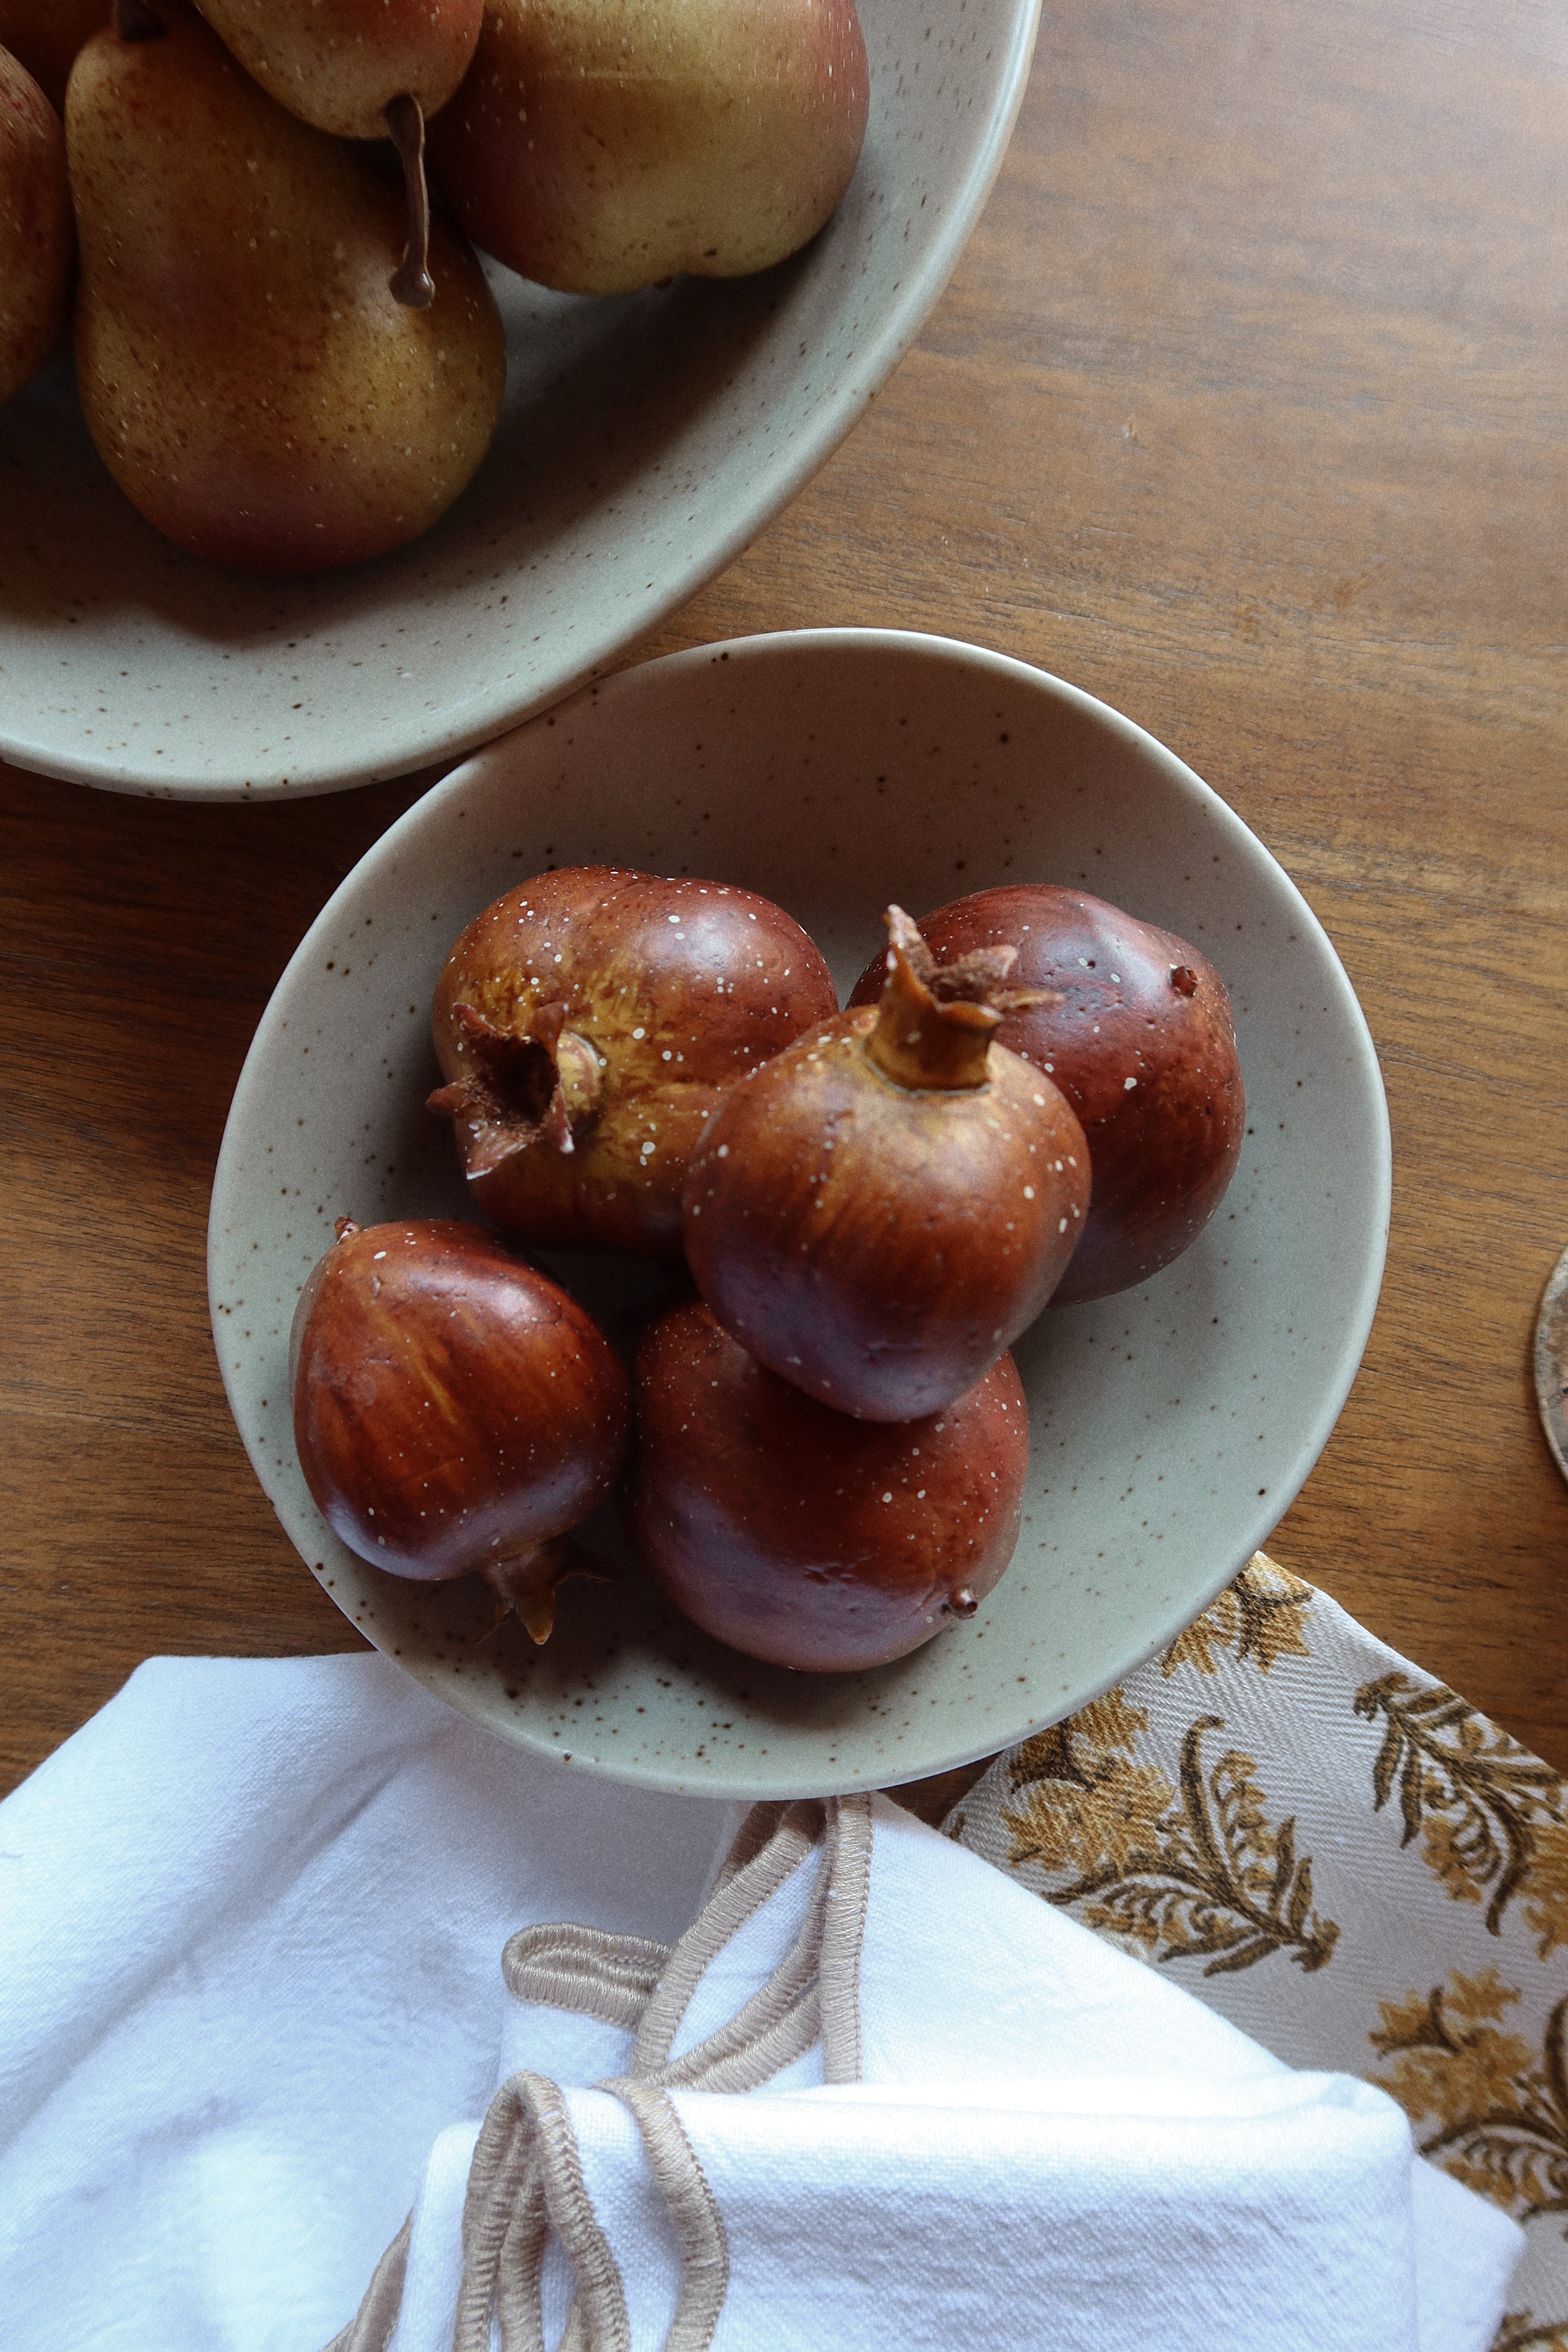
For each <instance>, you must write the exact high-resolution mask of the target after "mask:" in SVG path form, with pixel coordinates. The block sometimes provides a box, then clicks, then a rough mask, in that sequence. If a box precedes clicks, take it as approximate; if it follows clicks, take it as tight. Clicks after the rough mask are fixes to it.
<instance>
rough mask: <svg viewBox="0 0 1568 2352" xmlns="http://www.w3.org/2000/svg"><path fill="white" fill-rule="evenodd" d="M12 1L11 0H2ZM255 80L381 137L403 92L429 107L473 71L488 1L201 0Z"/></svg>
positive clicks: (341, 126) (333, 124)
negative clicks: (471, 65) (393, 104)
mask: <svg viewBox="0 0 1568 2352" xmlns="http://www.w3.org/2000/svg"><path fill="white" fill-rule="evenodd" d="M0 5H3V0H0ZM199 5H200V8H201V12H202V15H203V16H205V18H206V20H207V23H208V24H209V25H210V26H212V28H213V30H214V32H215V33H216V34H217V35H218V36H219V37H220V38H221V39H222V41H223V43H224V46H225V47H226V48H227V49H229V50H231V51H232V53H233V54H234V56H235V57H237V58H238V59H239V62H240V64H241V65H242V66H243V67H244V68H245V70H246V72H247V74H249V75H250V77H251V79H252V80H254V81H258V82H259V83H260V84H261V87H262V89H264V90H266V91H267V93H268V96H269V97H272V98H275V99H276V100H278V103H279V106H286V107H287V108H288V110H289V113H290V114H297V115H299V117H300V120H301V121H304V122H313V123H314V124H315V126H316V128H317V130H318V131H336V132H337V134H338V136H339V137H340V138H342V139H380V138H382V137H383V136H384V134H385V131H386V121H385V115H386V110H387V107H388V106H389V104H390V103H391V101H392V100H394V99H395V98H398V97H403V96H406V97H409V98H412V99H414V100H416V101H417V103H418V105H419V107H420V108H421V110H422V111H423V112H424V113H426V115H430V114H434V113H435V112H436V110H437V108H438V107H442V106H445V105H446V103H447V100H448V99H449V98H450V97H451V95H452V93H453V91H454V90H455V89H457V87H458V83H459V82H460V81H461V80H462V79H463V76H464V75H465V74H466V73H467V71H468V63H469V60H470V59H471V58H472V57H473V54H474V45H475V43H476V42H477V41H478V39H479V19H480V17H481V16H482V15H483V13H484V0H199Z"/></svg>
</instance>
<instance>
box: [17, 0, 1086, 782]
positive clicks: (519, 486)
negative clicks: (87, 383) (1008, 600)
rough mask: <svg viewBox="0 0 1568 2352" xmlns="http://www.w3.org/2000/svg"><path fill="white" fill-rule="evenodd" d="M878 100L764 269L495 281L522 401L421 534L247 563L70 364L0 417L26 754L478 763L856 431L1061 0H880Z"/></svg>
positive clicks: (973, 203) (871, 47)
mask: <svg viewBox="0 0 1568 2352" xmlns="http://www.w3.org/2000/svg"><path fill="white" fill-rule="evenodd" d="M859 5H860V16H861V21H862V24H863V26H864V28H865V33H866V43H867V48H868V53H869V57H870V66H871V118H870V124H869V128H868V133H867V139H866V145H865V149H864V152H863V153H862V156H861V160H860V165H859V169H858V172H857V173H856V176H855V179H854V182H853V183H852V184H851V186H850V188H849V190H848V193H847V194H846V196H845V198H844V200H843V202H842V204H841V205H839V207H838V210H837V213H836V214H835V215H834V217H833V219H832V220H831V221H830V222H829V224H828V226H827V227H826V229H825V230H824V231H823V233H822V235H821V236H819V237H818V238H817V239H816V242H815V243H814V244H813V245H812V246H811V247H810V248H809V249H808V250H807V251H806V252H805V253H804V254H801V255H799V256H797V257H796V258H795V260H794V261H791V262H787V263H785V264H784V265H783V266H782V267H781V268H777V269H773V270H769V271H766V272H765V273H763V275H762V276H761V277H759V278H747V279H732V280H731V281H730V282H728V283H727V284H722V285H720V284H712V283H707V282H703V281H700V280H697V279H691V278H688V279H681V280H678V281H677V282H676V284H675V285H673V286H672V287H670V288H669V289H668V290H666V291H662V292H660V291H654V292H649V293H646V294H638V295H630V296H627V297H626V298H624V299H574V298H572V297H569V296H563V295H553V294H548V293H545V292H544V291H542V289H540V288H538V287H533V286H530V285H528V284H527V283H526V282H525V281H524V280H523V279H521V278H516V277H514V276H512V274H511V273H510V271H507V270H503V269H499V268H498V269H495V270H492V272H491V280H492V283H493V284H494V286H495V289H496V291H497V294H498V296H499V298H500V304H501V310H502V315H503V317H504V319H505V321H506V328H507V352H508V381H507V394H506V407H505V412H504V415H503V416H502V420H501V424H500V430H499V431H498V433H497V436H496V439H495V443H494V445H493V446H492V447H491V449H490V452H489V457H487V458H486V460H485V463H484V465H483V466H482V467H481V468H480V470H479V474H478V476H477V477H476V478H475V479H474V481H473V482H472V483H471V484H470V485H469V487H468V489H467V491H465V493H464V495H463V497H462V498H461V499H459V500H458V503H457V505H456V506H455V507H454V508H453V509H451V510H450V512H449V513H448V514H447V515H446V516H445V517H444V518H443V519H442V520H441V521H440V522H438V523H437V525H436V526H435V528H434V529H433V530H429V531H427V532H426V534H425V535H424V537H423V538H421V539H419V540H416V541H415V543H414V544H413V545H412V546H411V547H408V548H406V549H404V550H403V551H400V552H399V553H398V554H396V555H392V556H387V557H384V559H382V560H381V561H380V562H374V563H365V564H359V565H356V566H354V567H353V569H351V570H349V571H346V572H324V573H321V574H319V575H317V576H316V577H314V578H309V579H300V578H279V577H276V576H273V577H268V576H267V575H264V574H260V573H256V572H233V571H227V570H224V569H222V568H220V567H218V566H216V565H214V564H210V563H205V562H201V561H199V560H198V559H197V558H195V557H194V556H189V555H186V554H185V553H184V551H182V550H180V549H178V548H176V547H174V546H173V545H171V544H170V542H169V541H167V540H164V539H162V538H160V537H159V536H158V534H157V533H156V532H155V531H154V530H153V529H152V527H151V525H150V524H147V523H144V522H143V521H142V518H141V517H140V516H139V515H138V514H137V513H136V512H135V511H134V509H132V507H131V506H130V505H129V503H128V502H127V501H126V500H125V499H123V498H122V497H121V494H120V492H119V491H118V490H117V489H116V488H115V487H114V484H113V483H112V482H111V481H110V478H109V475H108V474H107V473H106V472H105V470H104V467H103V466H102V464H101V463H100V459H99V457H98V455H97V452H96V451H95V450H94V448H93V446H92V444H91V442H90V441H89V438H88V435H87V429H86V426H85V425H83V423H82V421H81V415H80V412H79V408H78V406H77V400H76V391H75V383H74V377H73V375H72V371H71V365H70V362H69V359H68V357H62V358H61V359H60V360H58V362H56V363H55V365H54V366H53V367H52V368H51V369H50V370H48V371H47V373H46V374H45V375H44V376H42V377H40V378H39V379H38V380H37V383H34V384H32V385H30V386H29V387H28V388H27V390H26V391H25V392H23V393H20V394H17V395H16V398H15V399H13V400H11V401H9V402H7V403H6V404H5V406H4V407H3V408H0V755H4V756H6V757H9V758H11V759H13V760H16V761H19V762H20V763H21V765H23V766H24V767H30V768H36V769H41V770H42V771H43V772H44V773H45V774H46V775H54V776H66V777H70V778H75V779H79V781H80V782H84V783H92V784H101V785H106V786H109V787H110V788H111V789H114V790H117V791H122V792H137V793H160V794H164V795H170V796H174V797H178V798H187V799H196V800H226V799H237V798H258V797H262V796H266V795H277V794H281V793H321V792H331V791H335V790H337V789H338V788H339V787H341V786H342V785H345V784H353V783H363V782H368V781H370V780H371V779H372V778H374V777H383V776H395V775H401V774H404V773H406V772H408V771H409V770H410V769H414V768H419V767H423V766H426V764H433V763H435V762H437V761H442V760H446V759H450V758H455V757H456V756H457V755H458V753H459V752H462V751H468V750H469V749H470V748H471V747H472V746H473V745H475V744H477V743H483V742H487V741H489V740H490V739H491V738H492V737H493V736H495V735H497V734H499V733H500V731H501V730H502V729H503V728H506V727H510V726H512V725H514V724H515V723H516V722H517V721H518V720H519V719H522V718H523V717H525V716H526V714H527V713H528V712H530V711H532V710H540V709H543V708H544V707H545V706H546V705H547V704H549V703H552V702H555V701H558V700H559V699H560V698H562V696H563V695H564V694H566V693H567V692H568V691H569V690H570V689H571V688H572V687H574V686H575V685H576V684H577V683H579V681H581V680H582V679H584V678H586V677H591V676H593V675H595V673H596V672H598V671H601V670H603V669H605V668H607V667H611V666H612V665H613V664H614V662H615V660H616V657H617V656H619V655H622V654H624V652H625V649H626V646H629V645H630V644H632V643H633V642H634V641H635V640H636V639H637V637H639V636H641V635H643V634H644V633H645V632H646V631H647V630H648V629H650V628H652V627H653V626H654V625H656V624H657V623H658V621H660V620H661V619H663V617H664V616H665V615H666V614H668V613H670V612H672V611H673V610H674V609H675V607H676V606H677V605H679V604H682V603H684V602H685V600H686V599H687V598H688V597H689V596H690V595H692V594H693V593H694V592H695V591H696V590H697V589H698V588H700V586H701V585H702V584H703V583H704V582H705V581H707V580H710V579H711V578H712V576H713V575H714V573H715V572H719V571H721V569H722V567H723V566H724V565H725V564H726V563H728V562H730V561H731V559H732V558H733V557H734V556H735V555H737V554H738V553H739V552H740V551H741V549H742V547H744V546H745V545H746V543H747V542H748V541H750V540H752V539H753V538H754V537H755V536H756V534H757V532H758V531H759V530H761V529H762V528H763V525H764V524H765V523H767V522H768V521H769V520H771V519H772V518H773V516H774V515H775V514H777V513H778V511H779V510H780V509H781V508H782V507H784V506H785V505H786V504H787V503H788V501H789V500H790V499H792V498H793V497H794V496H795V492H796V491H797V490H798V489H800V488H802V486H803V485H804V484H805V482H806V481H807V480H809V478H810V477H811V476H812V474H814V473H815V472H816V469H817V467H819V466H821V465H822V463H823V462H824V460H825V459H826V457H828V456H829V454H830V453H831V451H832V450H833V449H834V448H835V447H836V446H837V444H838V442H839V441H841V440H842V439H843V437H844V436H845V434H846V433H847V432H848V430H849V428H850V426H851V425H853V424H854V423H855V421H856V419H857V417H858V415H860V413H861V411H862V409H863V408H864V407H865V405H866V404H867V402H868V400H869V399H870V397H871V395H872V394H873V393H875V392H876V391H877V389H878V388H879V385H881V384H882V383H885V382H886V380H887V378H888V377H889V375H890V374H891V373H892V371H893V369H894V368H895V367H896V366H897V364H898V362H899V361H900V358H901V357H902V356H903V354H904V352H906V351H907V350H908V349H909V346H910V343H911V342H912V341H914V338H915V336H916V335H917V334H918V333H919V331H920V329H921V325H922V324H923V322H924V320H925V319H926V317H927V315H928V313H929V312H930V310H931V307H932V305H933V303H934V302H935V301H936V299H937V297H938V295H939V294H940V293H941V291H942V288H943V286H944V285H945V284H946V282H947V280H948V278H949V277H950V275H951V274H952V268H953V265H954V263H955V262H956V261H957V259H958V257H959V254H960V253H961V252H962V250H963V244H964V240H965V238H966V237H967V236H968V235H969V232H970V230H971V229H972V228H973V225H974V222H975V220H976V218H977V216H978V215H979V212H980V209H981V206H982V205H983V204H984V201H985V196H986V194H987V192H988V190H989V188H990V186H991V183H992V181H993V179H994V176H995V173H996V171H997V167H998V166H999V164H1000V163H1001V160H1002V156H1003V154H1004V152H1005V148H1006V144H1007V139H1008V135H1009V133H1010V131H1011V130H1012V126H1013V121H1014V117H1015V115H1016V111H1017V108H1018V104H1019V101H1020V100H1021V99H1022V97H1023V92H1024V86H1025V82H1026V79H1027V76H1028V69H1029V58H1030V53H1031V51H1032V49H1033V47H1034V39H1035V28H1036V25H1037V21H1038V16H1039V7H1040V0H962V5H958V0H942V5H936V0H859Z"/></svg>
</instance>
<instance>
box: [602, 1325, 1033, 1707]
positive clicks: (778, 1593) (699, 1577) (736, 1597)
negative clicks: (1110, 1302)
mask: <svg viewBox="0 0 1568 2352" xmlns="http://www.w3.org/2000/svg"><path fill="white" fill-rule="evenodd" d="M635 1393H636V1408H637V1443H636V1447H635V1450H634V1456H633V1468H632V1474H631V1477H630V1481H629V1484H628V1490H627V1520H628V1526H629V1530H630V1534H631V1538H632V1542H633V1545H634V1547H635V1549H636V1551H637V1557H638V1559H640V1560H641V1562H642V1564H643V1566H644V1567H645V1568H646V1569H647V1572H648V1574H649V1575H650V1576H651V1577H652V1578H653V1580H654V1581H655V1582H656V1583H657V1584H658V1586H659V1588H660V1589H661V1591H664V1592H665V1593H666V1594H667V1595H668V1598H669V1599H670V1600H671V1601H674V1602H675V1604H676V1606H677V1607H678V1608H679V1609H681V1610H683V1611H684V1612H686V1614H687V1615H688V1616H689V1617H691V1618H693V1619H694V1620H695V1621H696V1622H697V1623H698V1624H699V1625H700V1626H702V1627H703V1628H704V1629H705V1631H707V1632H708V1633H712V1634H714V1635H716V1636H717V1638H718V1639H719V1640H720V1641H721V1642H727V1643H729V1644H730V1645H731V1648H732V1649H736V1650H740V1651H742V1652H743V1653H744V1654H746V1655H747V1656H748V1657H752V1658H765V1659H768V1660H769V1661H771V1663H772V1664H775V1665H782V1666H796V1667H801V1668H806V1669H810V1670H812V1671H815V1672H817V1673H826V1674H849V1673H852V1672H855V1671H857V1670H858V1669H859V1668H861V1667H866V1666H879V1665H885V1664H887V1663H888V1661H889V1659H891V1658H900V1657H902V1656H903V1655H904V1654H905V1653H906V1652H908V1651H910V1650H915V1649H918V1648H919V1647H920V1645H921V1643H922V1642H929V1641H930V1640H931V1636H932V1634H933V1633H940V1632H941V1630H942V1627H943V1626H944V1625H945V1624H947V1623H949V1622H951V1621H952V1619H953V1618H954V1617H967V1616H973V1612H974V1611H975V1609H976V1608H977V1606H978V1605H979V1603H980V1601H983V1600H984V1597H985V1595H986V1594H987V1593H988V1592H989V1591H991V1590H992V1588H993V1586H994V1585H995V1584H996V1583H997V1581H998V1580H999V1579H1000V1578H1001V1576H1002V1574H1003V1572H1004V1570H1005V1569H1006V1567H1007V1564H1008V1562H1009V1560H1010V1559H1012V1557H1013V1552H1014V1549H1015V1548H1016V1544H1017V1540H1018V1527H1019V1521H1020V1516H1021V1513H1022V1510H1023V1497H1024V1479H1025V1475H1026V1470H1027V1468H1028V1460H1029V1425H1028V1408H1027V1406H1026V1402H1025V1398H1024V1390H1023V1384H1022V1382H1021V1381H1020V1380H1019V1378H1018V1375H1017V1372H1016V1369H1015V1367H1014V1363H1013V1360H1012V1358H1011V1356H1004V1357H1003V1358H1002V1359H1001V1360H1000V1361H999V1362H997V1363H995V1364H994V1365H993V1366H992V1367H991V1370H989V1371H988V1372H987V1373H986V1374H985V1377H984V1380H982V1381H980V1382H979V1383H978V1384H977V1385H976V1386H975V1387H974V1388H973V1389H971V1390H970V1391H969V1392H968V1393H967V1395H964V1396H963V1397H960V1398H959V1399H958V1400H957V1402H955V1403H953V1404H952V1405H950V1406H949V1407H948V1408H947V1409H946V1410H945V1411H944V1412H940V1413H936V1414H933V1415H931V1416H929V1417H927V1418H925V1419H922V1420H920V1421H911V1422H906V1423H900V1424H898V1425H897V1426H894V1425H891V1424H889V1423H885V1422H869V1421H851V1420H849V1419H848V1418H847V1416H846V1415H845V1414H843V1413H838V1412H832V1411H830V1410H829V1408H828V1407H827V1406H826V1405H822V1404H818V1403H817V1402H816V1399H815V1398H813V1397H808V1396H805V1395H804V1394H803V1393H802V1391H800V1390H799V1389H796V1388H793V1387H792V1386H791V1385H790V1384H789V1382H788V1381H781V1380H779V1379H778V1378H776V1376H775V1375H774V1374H773V1373H772V1372H770V1371H768V1370H766V1369H765V1368H764V1367H763V1365H761V1364H759V1363H757V1362H756V1360H754V1359H753V1358H752V1357H751V1356H749V1355H748V1354H747V1353H746V1351H745V1349H743V1348H742V1347H740V1346H739V1345H738V1344H737V1342H736V1341H735V1340H733V1339H731V1338H730V1336H729V1334H728V1333H727V1332H725V1331H723V1330H721V1328H720V1327H719V1325H718V1324H717V1323H716V1322H715V1321H714V1319H713V1317H712V1316H711V1314H710V1312H709V1310H708V1308H707V1307H704V1306H702V1305H701V1304H700V1302H699V1301H696V1300H693V1301H691V1302H689V1303H688V1304H685V1305H682V1306H679V1307H675V1308H673V1309H672V1310H671V1311H670V1312H669V1313H668V1314H667V1315H665V1316H664V1317H662V1318H661V1319H660V1320H659V1321H658V1323H657V1324H655V1325H654V1327H653V1328H652V1329H651V1330H650V1331H649V1332H648V1333H647V1336H646V1337H645V1339H644V1340H643V1342H642V1345H641V1347H640V1348H639V1349H638V1351H637V1367H636V1372H635Z"/></svg>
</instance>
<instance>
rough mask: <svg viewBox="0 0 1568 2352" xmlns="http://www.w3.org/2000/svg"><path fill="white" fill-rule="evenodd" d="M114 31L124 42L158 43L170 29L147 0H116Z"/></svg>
mask: <svg viewBox="0 0 1568 2352" xmlns="http://www.w3.org/2000/svg"><path fill="white" fill-rule="evenodd" d="M114 29H115V31H116V32H117V33H118V34H119V36H120V37H121V40H122V41H156V40H158V39H159V38H160V37H162V36H163V34H164V33H166V32H167V31H168V29H169V28H168V26H166V25H165V24H164V22H163V18H162V16H154V15H153V11H152V9H151V8H149V7H148V6H147V5H146V0H114Z"/></svg>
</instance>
